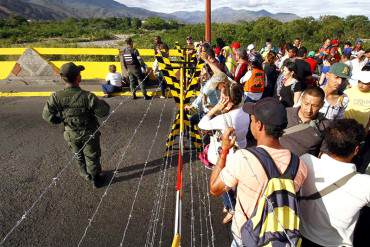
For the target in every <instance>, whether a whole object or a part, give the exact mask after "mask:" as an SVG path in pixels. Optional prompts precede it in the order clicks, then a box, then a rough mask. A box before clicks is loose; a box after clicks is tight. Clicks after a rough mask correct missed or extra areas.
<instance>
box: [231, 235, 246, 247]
mask: <svg viewBox="0 0 370 247" xmlns="http://www.w3.org/2000/svg"><path fill="white" fill-rule="evenodd" d="M230 247H243V243H242V240H241V239H240V238H238V237H237V236H235V235H234V233H233V242H232V243H231V246H230Z"/></svg>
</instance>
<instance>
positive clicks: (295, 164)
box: [281, 152, 300, 180]
mask: <svg viewBox="0 0 370 247" xmlns="http://www.w3.org/2000/svg"><path fill="white" fill-rule="evenodd" d="M299 163H300V160H299V157H298V156H297V155H295V154H294V153H292V152H290V162H289V165H288V167H287V168H286V170H285V172H284V173H283V175H282V176H281V177H282V178H289V179H291V180H294V178H295V176H296V175H297V172H298V168H299Z"/></svg>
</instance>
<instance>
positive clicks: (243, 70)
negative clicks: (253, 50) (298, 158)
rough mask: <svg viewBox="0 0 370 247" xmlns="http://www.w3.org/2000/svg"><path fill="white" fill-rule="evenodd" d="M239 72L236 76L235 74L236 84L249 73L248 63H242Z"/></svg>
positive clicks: (239, 65)
mask: <svg viewBox="0 0 370 247" xmlns="http://www.w3.org/2000/svg"><path fill="white" fill-rule="evenodd" d="M236 69H237V71H235V72H236V74H235V77H234V80H235V81H236V82H240V79H241V78H242V77H243V76H244V75H245V73H247V71H248V63H242V64H238V66H237V68H236Z"/></svg>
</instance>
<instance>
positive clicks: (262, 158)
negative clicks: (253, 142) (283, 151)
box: [247, 147, 281, 180]
mask: <svg viewBox="0 0 370 247" xmlns="http://www.w3.org/2000/svg"><path fill="white" fill-rule="evenodd" d="M247 150H248V151H249V152H251V153H252V154H253V155H254V156H256V158H257V159H258V161H259V162H260V163H261V166H262V167H263V169H264V170H265V173H266V176H267V178H268V180H270V179H271V178H276V177H280V175H281V174H280V172H279V170H278V169H277V167H276V164H275V161H274V160H273V159H272V158H271V156H270V154H269V153H268V152H267V151H266V150H265V149H263V148H261V147H252V148H248V149H247Z"/></svg>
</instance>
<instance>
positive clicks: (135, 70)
mask: <svg viewBox="0 0 370 247" xmlns="http://www.w3.org/2000/svg"><path fill="white" fill-rule="evenodd" d="M126 44H127V47H125V48H124V49H123V50H122V51H121V55H122V61H123V65H124V67H125V69H126V70H127V73H128V77H129V80H130V90H131V93H132V97H133V99H137V97H136V90H137V85H138V83H139V85H140V87H141V90H142V92H143V95H144V99H146V100H149V99H151V97H150V96H148V95H147V92H146V84H145V81H144V78H145V76H144V74H143V72H142V70H141V68H142V67H143V68H145V64H144V61H143V60H142V58H141V57H140V54H139V51H138V50H137V49H135V48H134V46H133V41H132V39H131V38H128V39H126Z"/></svg>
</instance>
